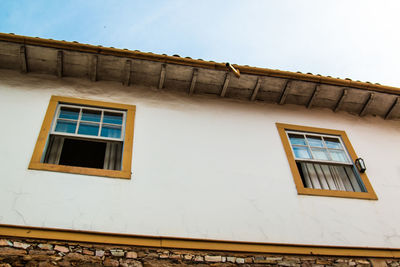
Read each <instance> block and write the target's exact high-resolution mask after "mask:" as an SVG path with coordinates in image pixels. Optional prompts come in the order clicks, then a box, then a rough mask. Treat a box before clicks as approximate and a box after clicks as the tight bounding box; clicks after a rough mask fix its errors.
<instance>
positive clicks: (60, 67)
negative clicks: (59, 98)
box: [57, 50, 64, 78]
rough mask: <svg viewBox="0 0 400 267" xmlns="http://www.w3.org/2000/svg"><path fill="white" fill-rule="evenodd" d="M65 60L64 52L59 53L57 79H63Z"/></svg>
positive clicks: (59, 51)
mask: <svg viewBox="0 0 400 267" xmlns="http://www.w3.org/2000/svg"><path fill="white" fill-rule="evenodd" d="M63 60H64V54H63V51H62V50H58V51H57V77H58V78H61V77H62V76H63Z"/></svg>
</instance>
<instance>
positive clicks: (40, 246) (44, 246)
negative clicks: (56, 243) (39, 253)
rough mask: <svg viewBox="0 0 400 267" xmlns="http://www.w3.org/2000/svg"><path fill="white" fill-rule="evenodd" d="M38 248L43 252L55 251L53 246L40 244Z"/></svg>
mask: <svg viewBox="0 0 400 267" xmlns="http://www.w3.org/2000/svg"><path fill="white" fill-rule="evenodd" d="M38 247H39V248H40V249H43V250H53V245H51V244H46V243H45V244H39V245H38Z"/></svg>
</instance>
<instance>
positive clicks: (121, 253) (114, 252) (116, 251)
mask: <svg viewBox="0 0 400 267" xmlns="http://www.w3.org/2000/svg"><path fill="white" fill-rule="evenodd" d="M110 252H111V255H113V256H114V257H123V256H125V252H124V251H123V250H121V249H111V250H110Z"/></svg>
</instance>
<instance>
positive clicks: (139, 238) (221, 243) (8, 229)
mask: <svg viewBox="0 0 400 267" xmlns="http://www.w3.org/2000/svg"><path fill="white" fill-rule="evenodd" d="M0 236H5V237H19V238H35V239H47V240H62V241H72V242H87V243H101V244H113V245H121V246H122V245H131V246H144V247H155V248H175V249H199V250H218V251H229V252H254V253H277V254H298V255H326V256H348V257H382V258H400V249H398V248H374V247H344V246H318V245H298V244H276V243H275V244H274V243H259V242H240V241H227V240H211V239H194V238H178V237H163V236H143V235H129V234H116V233H104V232H94V231H78V230H67V229H55V228H43V227H30V226H17V225H4V224H0Z"/></svg>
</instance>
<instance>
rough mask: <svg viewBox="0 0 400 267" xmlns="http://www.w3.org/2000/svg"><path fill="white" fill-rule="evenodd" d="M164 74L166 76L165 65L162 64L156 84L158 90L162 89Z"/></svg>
mask: <svg viewBox="0 0 400 267" xmlns="http://www.w3.org/2000/svg"><path fill="white" fill-rule="evenodd" d="M166 74H167V64H162V65H161V71H160V81H159V82H158V89H162V88H163V87H164V82H165V76H166Z"/></svg>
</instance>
